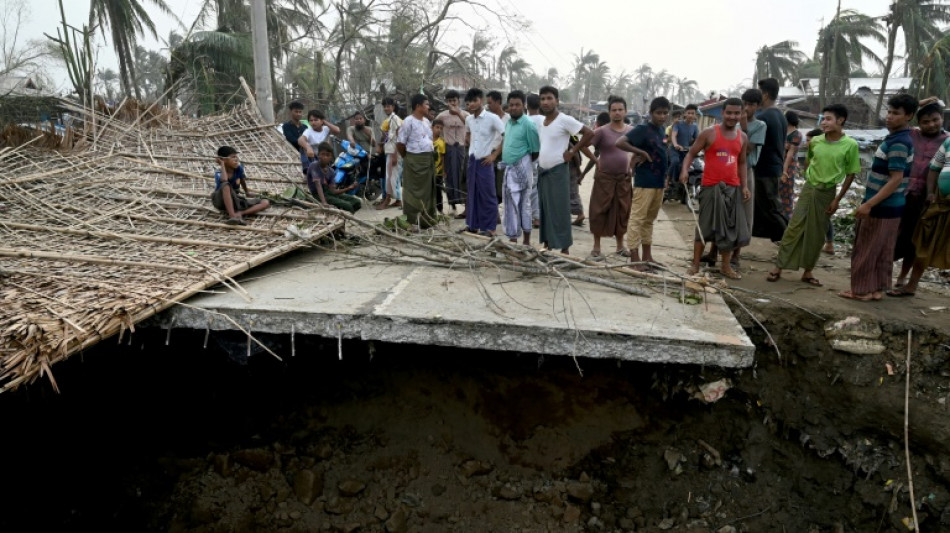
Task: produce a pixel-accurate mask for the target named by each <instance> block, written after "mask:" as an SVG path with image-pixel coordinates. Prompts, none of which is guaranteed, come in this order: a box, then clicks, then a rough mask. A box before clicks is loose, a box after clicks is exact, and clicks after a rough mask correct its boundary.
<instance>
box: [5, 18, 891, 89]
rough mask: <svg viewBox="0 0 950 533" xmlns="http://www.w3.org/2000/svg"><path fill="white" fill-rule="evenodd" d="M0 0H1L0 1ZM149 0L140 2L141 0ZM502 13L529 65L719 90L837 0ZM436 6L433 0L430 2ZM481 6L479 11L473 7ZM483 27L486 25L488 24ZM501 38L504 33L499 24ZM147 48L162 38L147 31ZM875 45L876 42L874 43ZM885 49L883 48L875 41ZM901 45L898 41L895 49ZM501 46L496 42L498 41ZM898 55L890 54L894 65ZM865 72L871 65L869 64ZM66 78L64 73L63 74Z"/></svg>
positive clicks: (804, 35)
mask: <svg viewBox="0 0 950 533" xmlns="http://www.w3.org/2000/svg"><path fill="white" fill-rule="evenodd" d="M5 1H8V0H0V3H2V2H5ZM26 1H27V3H28V4H29V5H30V7H31V10H32V15H31V20H30V22H29V23H28V25H27V26H26V28H25V31H24V34H25V36H26V37H27V38H41V37H42V34H43V32H47V33H51V34H53V33H55V31H56V30H55V28H56V25H57V24H58V20H59V7H58V3H57V0H26ZM140 1H141V2H142V3H143V4H145V5H148V0H140ZM166 2H167V4H168V5H169V6H170V7H171V9H172V11H174V12H175V13H176V15H177V16H178V17H179V18H180V19H181V20H182V21H184V22H185V23H186V24H190V23H191V22H192V21H193V20H194V17H195V14H196V13H197V10H198V7H199V6H200V4H201V1H200V0H166ZM482 2H483V3H484V4H485V5H488V6H498V7H499V8H500V9H503V10H505V11H507V12H509V13H514V14H515V15H516V16H521V17H524V18H527V19H530V20H531V22H532V27H531V29H530V31H528V32H526V33H524V34H522V35H518V36H512V37H513V39H514V42H513V43H512V44H514V45H515V46H516V47H517V48H518V49H519V51H520V52H521V54H522V55H523V57H524V58H525V59H526V60H527V61H528V62H529V63H530V64H531V66H532V68H533V69H534V70H535V71H537V72H544V71H546V70H547V68H548V67H551V66H553V67H555V68H557V69H558V71H559V72H560V73H561V74H562V75H563V74H565V73H567V72H569V71H570V66H571V64H572V62H573V59H574V56H575V55H577V54H578V53H579V52H580V50H581V48H584V49H585V50H593V51H595V52H596V53H598V54H599V55H600V58H601V60H602V61H606V62H607V64H608V65H610V67H611V73H612V74H618V73H619V72H620V71H622V70H626V71H628V72H631V71H633V70H634V69H636V68H637V67H638V66H639V65H641V64H642V63H649V64H650V66H651V67H653V69H654V70H655V71H659V70H661V69H666V70H667V71H669V72H670V73H672V74H674V75H676V76H679V77H687V78H690V79H694V80H696V81H697V82H698V84H699V88H700V90H702V91H703V92H708V91H710V90H722V89H726V88H728V87H732V86H735V85H737V84H740V83H746V84H748V83H749V78H751V77H752V74H753V69H754V65H755V51H756V50H757V49H758V48H760V47H762V46H764V45H769V44H774V43H776V42H780V41H783V40H786V39H791V40H794V41H798V43H799V46H800V48H801V50H802V51H804V52H805V53H807V54H808V55H811V54H812V53H813V52H814V48H815V40H816V38H817V33H818V29H819V28H820V27H821V25H822V21H828V20H829V19H830V18H831V17H833V16H834V12H835V8H836V1H835V0H791V1H789V0H758V1H756V0H661V1H654V0H587V1H579V2H578V1H571V2H568V1H564V0H482ZM428 3H430V4H433V5H434V2H428ZM64 4H65V5H66V11H67V17H68V18H69V19H70V21H71V22H74V23H75V24H77V25H79V24H81V23H82V22H83V21H85V20H87V18H88V10H89V2H88V0H65V1H64ZM888 4H890V0H842V2H841V5H842V9H847V8H854V9H858V10H860V11H861V12H863V13H865V14H868V15H871V16H881V15H883V14H884V13H886V12H887V6H888ZM481 11H484V10H481ZM459 13H461V14H463V15H465V16H466V17H467V18H470V19H471V20H472V22H473V24H475V25H477V26H484V25H486V24H487V23H489V22H491V21H492V20H493V19H492V18H490V17H485V15H484V14H483V13H473V12H471V11H469V12H462V11H460V12H459ZM152 16H153V19H154V20H155V22H156V25H157V26H158V29H159V35H160V36H162V37H163V38H164V37H166V36H167V35H168V32H169V31H170V30H172V29H174V28H175V23H174V22H173V20H172V19H170V18H169V17H167V16H165V15H162V14H158V13H154V14H153V15H152ZM451 29H452V30H453V31H452V32H451V34H450V37H449V39H447V40H446V41H445V42H444V43H443V45H444V48H445V49H446V50H449V51H451V50H455V49H456V48H457V47H458V46H460V45H461V44H464V42H467V41H468V40H469V39H470V35H471V32H470V30H467V29H466V28H464V26H463V25H462V24H460V23H457V22H456V23H453V24H452V27H451ZM489 31H491V30H490V29H489ZM497 35H498V38H499V40H504V35H503V34H502V33H501V32H497ZM98 44H99V54H100V58H99V61H98V63H99V64H100V65H102V66H104V67H109V66H112V67H114V65H115V58H114V54H113V53H112V51H111V48H109V46H108V45H103V43H102V42H101V41H100V42H99V43H98ZM142 44H143V46H145V47H146V48H152V49H156V48H160V47H163V46H164V44H162V43H160V42H158V41H155V40H154V39H151V38H148V39H145V40H144V41H143V42H142ZM875 48H878V47H875ZM879 48H880V53H881V54H882V55H883V53H884V47H879ZM900 48H902V45H899V49H900ZM499 49H500V46H499ZM899 65H902V62H898V66H899ZM868 71H869V73H873V71H874V69H873V68H871V67H870V66H869V67H868ZM61 83H63V84H64V85H65V83H66V82H65V80H61Z"/></svg>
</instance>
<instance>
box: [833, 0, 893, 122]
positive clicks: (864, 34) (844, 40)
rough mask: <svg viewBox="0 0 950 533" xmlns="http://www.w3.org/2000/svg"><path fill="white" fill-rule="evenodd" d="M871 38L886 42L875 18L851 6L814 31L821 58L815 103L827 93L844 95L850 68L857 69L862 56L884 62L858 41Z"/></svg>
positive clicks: (875, 62)
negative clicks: (816, 35)
mask: <svg viewBox="0 0 950 533" xmlns="http://www.w3.org/2000/svg"><path fill="white" fill-rule="evenodd" d="M867 39H871V40H873V41H876V42H877V43H879V44H882V45H883V44H886V43H887V39H885V37H884V34H882V33H881V28H880V26H879V25H878V23H877V21H876V20H875V19H874V18H872V17H869V16H867V15H865V14H863V13H859V12H857V11H855V10H853V9H845V10H843V11H842V10H841V2H840V0H839V2H838V11H837V13H836V14H835V17H834V18H833V19H831V21H830V22H829V23H828V24H827V25H826V26H825V27H823V28H821V30H819V31H818V43H817V44H816V46H815V58H816V59H819V60H820V61H821V75H820V77H819V78H820V81H819V82H818V83H819V87H818V90H819V93H818V94H819V96H818V100H819V106H824V105H825V98H826V97H827V96H839V97H840V96H844V95H845V94H846V93H847V88H848V81H849V78H850V76H851V71H852V69H858V68H861V65H862V64H863V63H864V60H865V59H869V60H871V61H872V62H873V63H874V64H876V65H878V66H883V65H884V62H883V61H881V58H880V57H878V56H877V54H875V53H874V51H873V50H871V49H870V48H868V46H867V45H865V44H864V43H863V42H862V41H864V40H867Z"/></svg>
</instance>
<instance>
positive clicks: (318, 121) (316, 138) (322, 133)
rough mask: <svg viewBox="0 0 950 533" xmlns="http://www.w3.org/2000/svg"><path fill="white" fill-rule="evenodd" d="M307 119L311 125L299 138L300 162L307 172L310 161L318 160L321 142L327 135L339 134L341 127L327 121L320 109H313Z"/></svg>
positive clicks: (304, 171)
mask: <svg viewBox="0 0 950 533" xmlns="http://www.w3.org/2000/svg"><path fill="white" fill-rule="evenodd" d="M307 121H308V122H310V127H309V128H307V129H306V130H304V132H303V135H301V136H300V138H299V139H297V144H298V145H299V146H300V163H301V164H302V165H303V173H304V174H306V173H307V169H308V168H310V163H313V162H314V161H316V160H317V155H316V152H317V147H318V146H320V143H322V142H323V141H326V140H327V137H329V136H330V135H331V134H332V135H339V134H340V128H338V127H337V126H336V124H334V123H332V122H328V121H327V117H326V115H324V114H323V111H320V110H319V109H311V110H310V112H309V113H307Z"/></svg>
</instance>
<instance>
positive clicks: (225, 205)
mask: <svg viewBox="0 0 950 533" xmlns="http://www.w3.org/2000/svg"><path fill="white" fill-rule="evenodd" d="M217 161H218V165H220V166H221V168H220V169H219V170H216V171H215V173H214V192H213V193H211V204H212V205H214V207H215V208H216V209H219V210H221V211H224V212H225V213H227V215H228V221H227V222H226V223H227V224H229V225H231V226H244V225H246V224H245V222H244V216H245V215H253V214H254V213H257V212H258V211H263V210H264V209H267V208H268V207H270V202H268V201H267V200H265V199H262V198H252V197H251V192H250V191H249V190H248V189H247V179H246V177H245V175H244V165H242V164H241V161H240V160H239V159H238V156H237V150H235V149H234V148H231V147H230V146H222V147H221V148H218V157H217ZM239 186H240V187H241V188H243V189H244V195H243V196H241V195H239V194H238V187H239Z"/></svg>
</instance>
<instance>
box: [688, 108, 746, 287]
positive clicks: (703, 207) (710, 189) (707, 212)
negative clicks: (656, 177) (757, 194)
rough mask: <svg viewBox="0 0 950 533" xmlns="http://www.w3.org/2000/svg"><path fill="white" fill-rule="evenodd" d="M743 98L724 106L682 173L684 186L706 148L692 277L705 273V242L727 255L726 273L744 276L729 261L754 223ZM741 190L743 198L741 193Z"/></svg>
mask: <svg viewBox="0 0 950 533" xmlns="http://www.w3.org/2000/svg"><path fill="white" fill-rule="evenodd" d="M741 115H742V100H740V99H738V98H730V99H728V100H726V101H725V102H724V104H723V107H722V124H719V125H716V126H713V127H711V128H706V129H705V130H703V132H702V133H700V134H699V137H697V138H696V142H694V143H693V146H692V147H691V148H690V149H689V153H687V154H686V158H685V160H684V161H683V169H682V170H681V171H680V181H681V182H683V183H684V184H685V183H686V179H687V171H688V169H689V167H690V165H691V164H692V162H693V159H695V158H696V156H697V155H698V154H699V152H705V153H706V156H705V161H706V167H705V170H704V171H703V182H702V184H703V188H702V190H701V191H700V193H699V222H698V227H697V228H696V240H695V242H694V243H693V264H692V266H691V267H690V268H689V270H688V271H687V272H686V273H687V274H688V275H693V274H697V273H698V272H699V262H700V257H701V256H702V254H703V249H704V248H705V241H712V242H713V243H714V244H715V245H716V246H718V248H719V251H720V252H721V254H722V263H721V264H722V268H721V270H720V271H721V272H722V275H723V276H725V277H727V278H730V279H740V278H741V276H739V273H738V272H736V271H735V270H733V269H732V266H731V265H730V264H729V260H730V259H731V257H732V251H733V250H734V249H735V248H737V247H739V246H742V245H744V244H747V243H748V242H749V227H748V224H747V222H746V220H745V219H746V217H745V210H744V209H742V202H747V201H749V198H750V197H751V196H752V195H751V193H750V192H749V189H748V187H747V186H746V183H747V181H746V178H747V169H746V149H745V148H746V144H747V143H748V139H747V137H746V134H745V133H743V132H742V130H740V129H739V127H738V124H739V118H740V117H741ZM740 194H741V196H740Z"/></svg>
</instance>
